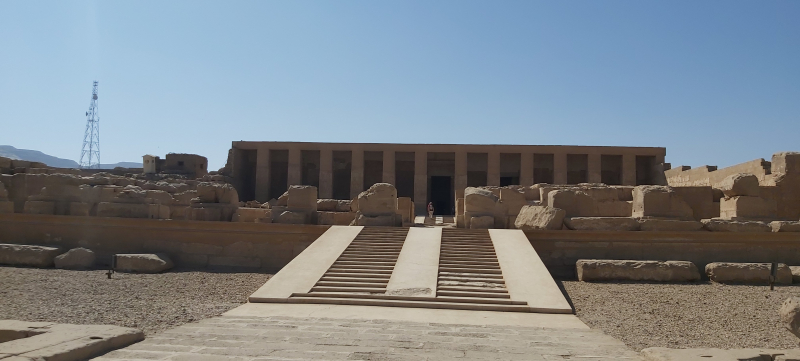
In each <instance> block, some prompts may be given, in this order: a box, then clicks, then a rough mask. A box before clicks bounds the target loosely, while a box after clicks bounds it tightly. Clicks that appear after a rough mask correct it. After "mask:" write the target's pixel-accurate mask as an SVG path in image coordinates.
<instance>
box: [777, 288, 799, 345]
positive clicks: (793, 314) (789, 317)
mask: <svg viewBox="0 0 800 361" xmlns="http://www.w3.org/2000/svg"><path fill="white" fill-rule="evenodd" d="M779 314H780V316H781V324H783V326H784V327H786V329H787V330H789V331H790V332H791V333H792V334H793V335H795V336H796V337H800V298H798V297H795V296H792V297H789V298H787V299H786V300H785V301H783V304H782V305H781V309H780V311H779Z"/></svg>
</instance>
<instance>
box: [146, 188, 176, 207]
mask: <svg viewBox="0 0 800 361" xmlns="http://www.w3.org/2000/svg"><path fill="white" fill-rule="evenodd" d="M146 194H147V197H146V198H149V199H152V202H153V203H158V204H162V205H165V206H169V205H172V203H173V202H174V201H175V199H173V198H172V195H171V194H169V193H167V192H165V191H160V190H148V191H146Z"/></svg>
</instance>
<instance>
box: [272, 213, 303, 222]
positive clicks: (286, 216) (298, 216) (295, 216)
mask: <svg viewBox="0 0 800 361" xmlns="http://www.w3.org/2000/svg"><path fill="white" fill-rule="evenodd" d="M308 220H309V216H308V213H305V212H296V211H283V212H281V214H280V215H279V216H278V218H277V219H275V220H274V222H275V223H283V224H306V223H308Z"/></svg>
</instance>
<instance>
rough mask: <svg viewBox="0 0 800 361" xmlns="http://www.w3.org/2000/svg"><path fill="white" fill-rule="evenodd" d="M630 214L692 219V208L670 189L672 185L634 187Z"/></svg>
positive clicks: (641, 216)
mask: <svg viewBox="0 0 800 361" xmlns="http://www.w3.org/2000/svg"><path fill="white" fill-rule="evenodd" d="M631 214H632V216H633V217H635V218H643V217H661V218H676V219H683V220H692V219H694V213H693V211H692V208H691V207H689V205H688V204H686V202H684V200H683V199H681V198H680V197H679V196H678V195H677V194H676V193H675V192H674V191H673V190H672V187H667V186H637V187H635V188H634V189H633V207H632V212H631Z"/></svg>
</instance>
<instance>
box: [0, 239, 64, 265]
mask: <svg viewBox="0 0 800 361" xmlns="http://www.w3.org/2000/svg"><path fill="white" fill-rule="evenodd" d="M59 254H61V249H60V248H58V247H45V246H29V245H24V244H0V264H7V265H12V266H28V267H39V268H45V267H51V266H52V265H53V259H55V258H56V256H58V255H59Z"/></svg>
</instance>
